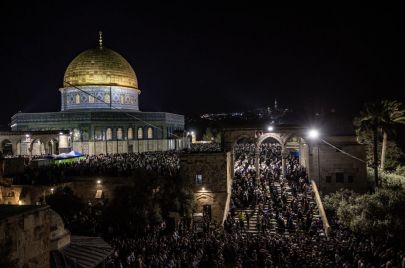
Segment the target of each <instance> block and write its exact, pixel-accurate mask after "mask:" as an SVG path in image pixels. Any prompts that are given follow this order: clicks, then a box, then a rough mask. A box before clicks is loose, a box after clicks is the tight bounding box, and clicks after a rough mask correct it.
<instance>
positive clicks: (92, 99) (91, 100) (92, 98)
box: [89, 95, 94, 103]
mask: <svg viewBox="0 0 405 268" xmlns="http://www.w3.org/2000/svg"><path fill="white" fill-rule="evenodd" d="M89 103H94V97H93V96H91V95H90V96H89Z"/></svg>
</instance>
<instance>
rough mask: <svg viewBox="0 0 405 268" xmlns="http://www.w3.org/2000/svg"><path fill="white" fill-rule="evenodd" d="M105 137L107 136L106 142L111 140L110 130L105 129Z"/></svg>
mask: <svg viewBox="0 0 405 268" xmlns="http://www.w3.org/2000/svg"><path fill="white" fill-rule="evenodd" d="M106 136H107V140H108V141H110V140H112V130H111V128H107V132H106Z"/></svg>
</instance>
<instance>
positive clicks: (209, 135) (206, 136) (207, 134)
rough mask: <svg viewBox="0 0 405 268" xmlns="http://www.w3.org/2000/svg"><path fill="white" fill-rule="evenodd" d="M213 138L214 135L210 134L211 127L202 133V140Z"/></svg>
mask: <svg viewBox="0 0 405 268" xmlns="http://www.w3.org/2000/svg"><path fill="white" fill-rule="evenodd" d="M213 139H214V135H213V134H212V130H211V128H207V129H206V130H205V133H204V135H203V140H205V141H212V140H213Z"/></svg>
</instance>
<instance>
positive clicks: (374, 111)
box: [353, 102, 384, 187]
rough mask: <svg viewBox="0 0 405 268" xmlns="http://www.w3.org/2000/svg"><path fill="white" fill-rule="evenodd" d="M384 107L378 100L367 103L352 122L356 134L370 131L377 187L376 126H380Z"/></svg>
mask: <svg viewBox="0 0 405 268" xmlns="http://www.w3.org/2000/svg"><path fill="white" fill-rule="evenodd" d="M383 110H384V107H383V105H381V103H380V102H374V103H367V104H366V105H365V106H364V110H363V111H361V112H360V116H358V117H356V118H354V121H353V124H354V125H355V127H356V134H357V136H362V133H364V132H369V131H370V132H371V133H372V141H373V169H374V181H375V186H376V187H378V154H377V145H378V128H379V127H380V126H381V120H382V119H381V118H382V115H383V113H384V112H383Z"/></svg>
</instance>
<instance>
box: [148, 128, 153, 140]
mask: <svg viewBox="0 0 405 268" xmlns="http://www.w3.org/2000/svg"><path fill="white" fill-rule="evenodd" d="M148 139H153V129H152V128H151V127H148Z"/></svg>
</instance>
